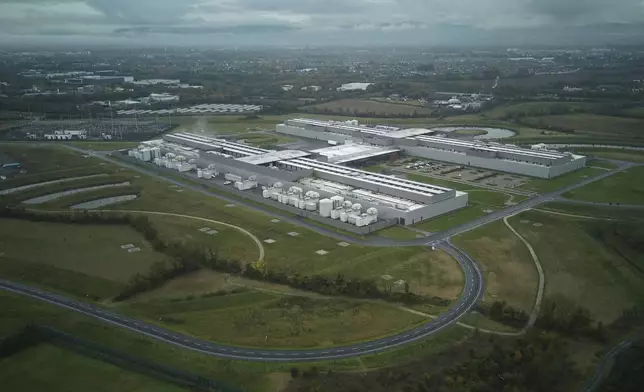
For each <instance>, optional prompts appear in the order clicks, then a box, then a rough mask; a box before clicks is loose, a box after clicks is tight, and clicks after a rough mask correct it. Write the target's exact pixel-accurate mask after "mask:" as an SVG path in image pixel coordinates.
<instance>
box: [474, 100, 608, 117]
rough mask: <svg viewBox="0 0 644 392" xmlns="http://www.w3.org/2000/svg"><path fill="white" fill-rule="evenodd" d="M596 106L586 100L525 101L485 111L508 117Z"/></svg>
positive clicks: (580, 109) (493, 114)
mask: <svg viewBox="0 0 644 392" xmlns="http://www.w3.org/2000/svg"><path fill="white" fill-rule="evenodd" d="M596 106H597V104H593V103H585V102H523V103H511V104H507V105H501V106H498V107H495V108H494V109H492V110H489V111H487V112H485V114H486V115H487V116H488V117H492V118H506V117H508V116H510V115H523V116H540V115H543V114H548V113H550V112H551V111H552V110H556V109H560V108H565V109H567V110H570V111H575V110H579V111H582V110H587V109H592V108H593V107H596Z"/></svg>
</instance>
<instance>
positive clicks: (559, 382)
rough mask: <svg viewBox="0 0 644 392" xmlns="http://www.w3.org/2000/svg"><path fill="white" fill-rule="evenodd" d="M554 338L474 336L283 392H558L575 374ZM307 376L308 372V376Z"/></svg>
mask: <svg viewBox="0 0 644 392" xmlns="http://www.w3.org/2000/svg"><path fill="white" fill-rule="evenodd" d="M566 348H567V347H566V343H565V341H564V340H563V339H562V338H560V337H557V336H556V335H554V334H548V333H543V332H538V331H533V332H530V333H528V334H527V335H525V336H524V337H522V338H520V339H517V340H500V338H494V337H492V338H490V339H484V338H483V337H481V336H474V337H472V338H471V339H470V340H468V341H466V342H465V343H463V344H461V345H458V346H457V347H450V348H449V349H447V350H446V351H445V352H443V353H436V354H433V355H432V356H430V357H427V358H424V359H421V360H417V361H414V362H411V363H407V364H405V365H401V366H397V367H387V368H383V369H379V370H375V371H372V372H368V373H362V374H360V373H358V372H347V373H329V372H325V371H324V370H319V371H317V372H318V373H319V374H318V375H317V376H309V377H299V376H300V374H301V373H300V372H299V371H296V370H291V376H292V377H293V378H294V380H293V382H291V384H290V385H289V387H288V389H287V391H288V392H308V391H319V392H331V391H333V392H349V391H351V392H358V391H370V392H385V391H386V392H390V391H405V392H426V391H432V392H443V391H462V392H488V391H512V392H523V391H526V392H527V391H530V392H558V391H561V392H563V391H569V390H571V386H572V385H573V384H574V383H576V382H577V381H578V380H579V377H580V374H579V372H578V371H577V369H576V368H575V366H574V364H573V362H572V361H571V360H570V358H569V356H568V354H567V352H566ZM309 373H310V372H309Z"/></svg>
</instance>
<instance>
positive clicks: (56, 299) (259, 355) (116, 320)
mask: <svg viewBox="0 0 644 392" xmlns="http://www.w3.org/2000/svg"><path fill="white" fill-rule="evenodd" d="M439 247H440V248H442V249H443V250H445V251H446V252H448V253H449V254H450V255H452V256H453V257H454V258H456V260H458V262H459V264H460V265H461V267H462V268H463V271H464V272H465V287H464V289H463V293H462V295H461V297H460V298H459V299H458V300H457V301H456V302H455V303H454V304H453V305H452V307H450V308H449V309H448V310H447V311H446V312H444V313H443V314H441V315H440V316H439V317H437V318H435V319H432V320H430V321H427V322H426V323H423V324H421V325H419V326H417V327H415V328H413V329H410V330H406V331H403V332H399V333H397V334H396V335H392V336H388V337H384V338H380V339H375V340H372V341H368V342H363V343H357V344H352V345H347V346H339V347H332V348H321V349H320V348H318V349H308V350H307V349H299V350H293V349H262V348H244V347H236V346H229V345H225V344H220V343H213V342H209V341H206V340H201V339H198V338H194V337H191V336H188V335H183V334H180V333H177V332H174V331H170V330H168V329H165V328H163V327H159V326H156V325H153V324H150V323H146V322H144V321H141V320H137V319H134V318H130V317H126V316H123V315H121V314H117V313H114V312H110V311H108V310H105V309H103V308H100V307H98V306H95V305H92V304H88V303H85V302H81V301H77V300H74V299H71V298H68V297H65V296H62V295H59V294H54V293H51V292H47V291H44V290H41V289H38V288H34V287H29V286H26V285H22V284H19V283H15V282H9V281H5V280H0V289H1V290H5V291H8V292H11V293H15V294H21V295H24V296H27V297H31V298H35V299H38V300H41V301H44V302H47V303H50V304H53V305H56V306H59V307H62V308H66V309H70V310H73V311H75V312H78V313H82V314H85V315H87V316H90V317H92V318H94V319H97V320H101V321H103V322H106V323H109V324H113V325H116V326H119V327H122V328H126V329H129V330H132V331H135V332H138V333H140V334H143V335H146V336H148V337H151V338H154V339H157V340H161V341H164V342H167V343H170V344H173V345H175V346H180V347H183V348H186V349H189V350H192V351H197V352H201V353H204V354H209V355H214V356H217V357H222V358H228V359H243V360H250V361H262V362H280V361H284V362H304V361H322V360H332V359H342V358H350V357H355V356H360V355H365V354H371V353H377V352H380V351H384V350H388V349H391V348H394V347H398V346H402V345H404V344H408V343H411V342H414V341H417V340H420V339H423V338H425V337H427V336H429V335H431V334H433V333H436V332H438V331H440V330H441V329H443V328H445V327H447V326H449V325H452V324H454V323H455V322H456V321H458V319H459V318H461V317H462V316H464V315H465V314H467V313H468V312H469V311H470V309H471V308H472V307H473V306H474V305H475V304H476V302H477V301H478V300H479V299H480V297H481V295H482V294H483V276H482V274H481V271H480V269H479V268H478V266H477V265H476V263H474V261H473V260H472V259H471V258H470V257H469V256H468V255H466V254H465V253H463V252H461V251H459V250H458V249H456V248H455V247H454V246H452V245H451V244H450V243H445V244H441V245H439Z"/></svg>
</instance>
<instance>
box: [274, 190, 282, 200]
mask: <svg viewBox="0 0 644 392" xmlns="http://www.w3.org/2000/svg"><path fill="white" fill-rule="evenodd" d="M281 196H282V195H281V194H280V193H278V192H275V191H274V192H273V193H272V194H271V199H273V200H277V201H281Z"/></svg>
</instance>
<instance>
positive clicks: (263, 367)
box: [0, 292, 472, 392]
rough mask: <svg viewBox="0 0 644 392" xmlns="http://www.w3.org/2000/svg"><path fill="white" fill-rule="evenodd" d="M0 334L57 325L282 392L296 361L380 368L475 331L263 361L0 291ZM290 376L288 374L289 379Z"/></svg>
mask: <svg viewBox="0 0 644 392" xmlns="http://www.w3.org/2000/svg"><path fill="white" fill-rule="evenodd" d="M0 318H1V319H2V320H3V322H2V323H0V337H3V336H7V335H9V334H11V333H13V332H14V331H16V330H17V329H18V328H20V327H22V326H23V325H24V324H25V323H26V322H27V321H29V320H32V321H34V322H36V323H39V324H47V325H51V326H54V327H56V328H58V329H60V330H63V331H65V332H68V333H73V334H75V335H77V336H79V337H81V338H83V339H87V340H91V341H95V342H97V343H99V344H101V345H104V346H108V347H110V348H112V349H114V350H119V351H122V352H125V353H130V354H134V355H136V356H138V357H141V358H144V359H148V360H152V361H154V362H156V363H160V364H163V365H166V366H171V367H173V368H175V369H179V370H185V371H188V372H190V373H196V374H200V375H203V376H204V377H209V378H212V379H215V380H218V381H223V382H227V383H228V384H230V385H233V386H235V387H237V388H241V389H242V390H248V391H250V392H280V391H281V387H283V383H276V382H275V379H276V378H277V379H280V378H282V376H283V375H285V374H286V375H287V374H288V371H289V369H290V368H291V367H293V366H297V367H299V368H300V369H308V368H309V367H311V366H316V367H317V368H318V369H319V370H320V371H321V372H324V371H327V370H333V371H342V370H345V371H355V370H364V369H365V368H379V367H383V366H387V365H389V366H391V365H392V364H400V363H406V362H409V361H411V360H413V359H415V358H418V357H420V356H423V355H430V354H439V353H445V354H444V355H448V356H449V352H450V351H449V350H451V348H452V347H454V345H457V344H459V342H462V341H464V340H465V339H466V338H467V337H469V336H471V335H472V332H471V331H469V330H465V329H463V328H458V327H451V328H446V329H445V330H444V331H442V332H441V333H439V334H437V335H435V336H432V337H430V338H427V339H424V340H422V341H420V342H418V343H417V344H412V345H408V346H404V347H402V348H400V349H396V350H390V351H387V352H384V353H381V354H375V355H369V356H365V357H362V358H361V360H360V361H357V360H356V359H348V360H337V361H328V362H318V363H305V364H292V363H283V364H282V363H259V362H248V361H235V360H223V359H217V358H215V357H213V356H209V355H203V354H199V353H194V352H191V351H188V350H185V349H182V348H178V347H174V346H171V345H168V344H165V343H162V342H159V341H156V340H153V339H149V338H147V337H145V336H142V335H138V334H135V333H133V332H129V331H127V330H124V329H119V328H115V327H112V326H108V325H105V324H102V323H100V322H98V321H94V320H92V319H90V318H87V317H84V316H82V315H79V314H77V313H74V312H71V311H67V310H63V309H59V308H56V307H52V306H50V305H47V304H44V303H40V302H37V301H34V300H30V299H26V298H23V297H18V296H14V295H9V294H6V293H3V292H0ZM288 377H290V376H287V379H288Z"/></svg>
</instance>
